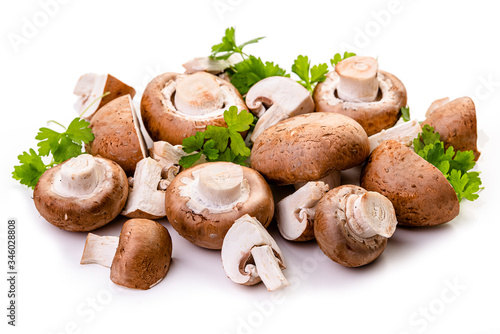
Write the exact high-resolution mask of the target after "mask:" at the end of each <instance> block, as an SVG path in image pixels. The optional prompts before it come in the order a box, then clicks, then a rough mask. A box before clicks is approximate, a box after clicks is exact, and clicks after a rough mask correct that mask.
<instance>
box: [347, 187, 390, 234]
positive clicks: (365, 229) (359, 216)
mask: <svg viewBox="0 0 500 334" xmlns="http://www.w3.org/2000/svg"><path fill="white" fill-rule="evenodd" d="M346 219H347V226H348V227H349V228H350V230H351V231H352V232H353V233H354V234H355V235H356V236H358V237H359V238H361V239H368V238H371V237H374V236H376V235H380V236H382V237H384V238H390V237H391V236H392V234H393V233H394V231H395V230H396V225H397V223H398V221H397V220H396V213H395V211H394V207H393V206H392V203H391V201H390V200H389V199H387V197H385V196H383V195H381V194H379V193H377V192H372V191H369V192H367V193H365V194H363V195H355V194H352V195H350V196H349V197H348V199H347V203H346Z"/></svg>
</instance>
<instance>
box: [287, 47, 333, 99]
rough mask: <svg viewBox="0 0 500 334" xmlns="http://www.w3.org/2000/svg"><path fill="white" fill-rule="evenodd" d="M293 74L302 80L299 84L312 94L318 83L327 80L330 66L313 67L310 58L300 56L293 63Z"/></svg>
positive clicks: (319, 65)
mask: <svg viewBox="0 0 500 334" xmlns="http://www.w3.org/2000/svg"><path fill="white" fill-rule="evenodd" d="M292 72H293V73H295V74H297V75H298V76H299V78H300V80H299V81H298V82H299V83H300V84H301V85H302V86H304V87H305V88H306V89H307V90H308V91H309V92H312V91H313V90H314V87H315V86H316V84H317V83H318V82H323V81H325V80H326V74H327V73H328V65H327V64H326V63H321V64H318V65H314V66H313V67H311V62H310V61H309V57H307V56H302V55H299V56H298V57H297V59H295V61H294V62H293V65H292Z"/></svg>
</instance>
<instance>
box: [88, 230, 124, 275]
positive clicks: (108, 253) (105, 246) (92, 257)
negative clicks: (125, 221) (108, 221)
mask: <svg viewBox="0 0 500 334" xmlns="http://www.w3.org/2000/svg"><path fill="white" fill-rule="evenodd" d="M119 241H120V238H118V237H114V236H99V235H96V234H93V233H89V234H88V235H87V240H86V241H85V248H84V249H83V255H82V259H81V260H80V264H99V265H101V266H103V267H106V268H111V264H112V263H113V258H114V257H115V253H116V248H117V247H118V243H119Z"/></svg>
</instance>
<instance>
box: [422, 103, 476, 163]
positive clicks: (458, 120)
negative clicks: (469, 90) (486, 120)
mask: <svg viewBox="0 0 500 334" xmlns="http://www.w3.org/2000/svg"><path fill="white" fill-rule="evenodd" d="M440 101H441V100H440ZM443 101H446V100H443ZM425 124H429V125H430V126H432V127H433V128H434V131H436V132H439V136H440V138H441V140H442V141H443V142H444V145H445V149H446V148H448V147H449V146H453V148H454V149H455V151H469V150H472V151H473V152H474V156H475V157H476V160H477V159H478V158H479V155H480V154H481V153H480V152H479V151H478V150H477V121H476V107H475V106H474V102H473V101H472V99H471V98H470V97H461V98H458V99H456V100H453V101H451V102H448V103H444V104H442V105H441V106H439V107H438V108H435V109H433V110H431V111H430V112H429V113H428V115H427V118H426V120H425V121H424V122H423V123H422V126H424V125H425Z"/></svg>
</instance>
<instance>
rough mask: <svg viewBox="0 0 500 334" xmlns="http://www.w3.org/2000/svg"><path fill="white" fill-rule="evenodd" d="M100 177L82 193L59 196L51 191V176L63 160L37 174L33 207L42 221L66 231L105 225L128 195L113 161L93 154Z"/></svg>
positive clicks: (53, 180) (120, 174)
mask: <svg viewBox="0 0 500 334" xmlns="http://www.w3.org/2000/svg"><path fill="white" fill-rule="evenodd" d="M94 159H95V162H96V165H97V167H98V168H100V170H101V171H102V172H103V178H102V180H101V182H100V184H99V185H98V186H97V187H96V188H95V189H94V191H93V192H92V193H91V194H89V195H85V196H71V197H68V196H62V195H60V194H58V193H57V192H56V191H54V182H55V178H56V176H57V174H58V172H59V171H60V169H61V167H62V166H63V165H64V164H66V163H68V161H70V160H71V159H70V160H67V161H65V162H63V163H61V164H59V165H57V166H54V167H52V168H50V169H48V170H47V171H45V173H43V175H42V176H41V177H40V179H39V180H38V183H37V185H36V187H35V190H34V192H33V200H34V202H35V207H36V209H37V210H38V212H39V213H40V215H42V217H43V218H45V220H47V221H48V222H49V223H51V224H52V225H54V226H57V227H59V228H61V229H63V230H66V231H72V232H88V231H92V230H95V229H97V228H99V227H101V226H104V225H106V224H107V223H109V222H110V221H112V220H113V219H115V217H116V216H118V214H119V213H120V211H121V210H122V208H123V206H124V205H125V202H126V200H127V196H128V181H127V176H126V175H125V172H124V171H123V169H122V168H121V167H120V166H119V165H118V164H117V163H115V162H113V161H111V160H108V159H104V158H100V157H94Z"/></svg>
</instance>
